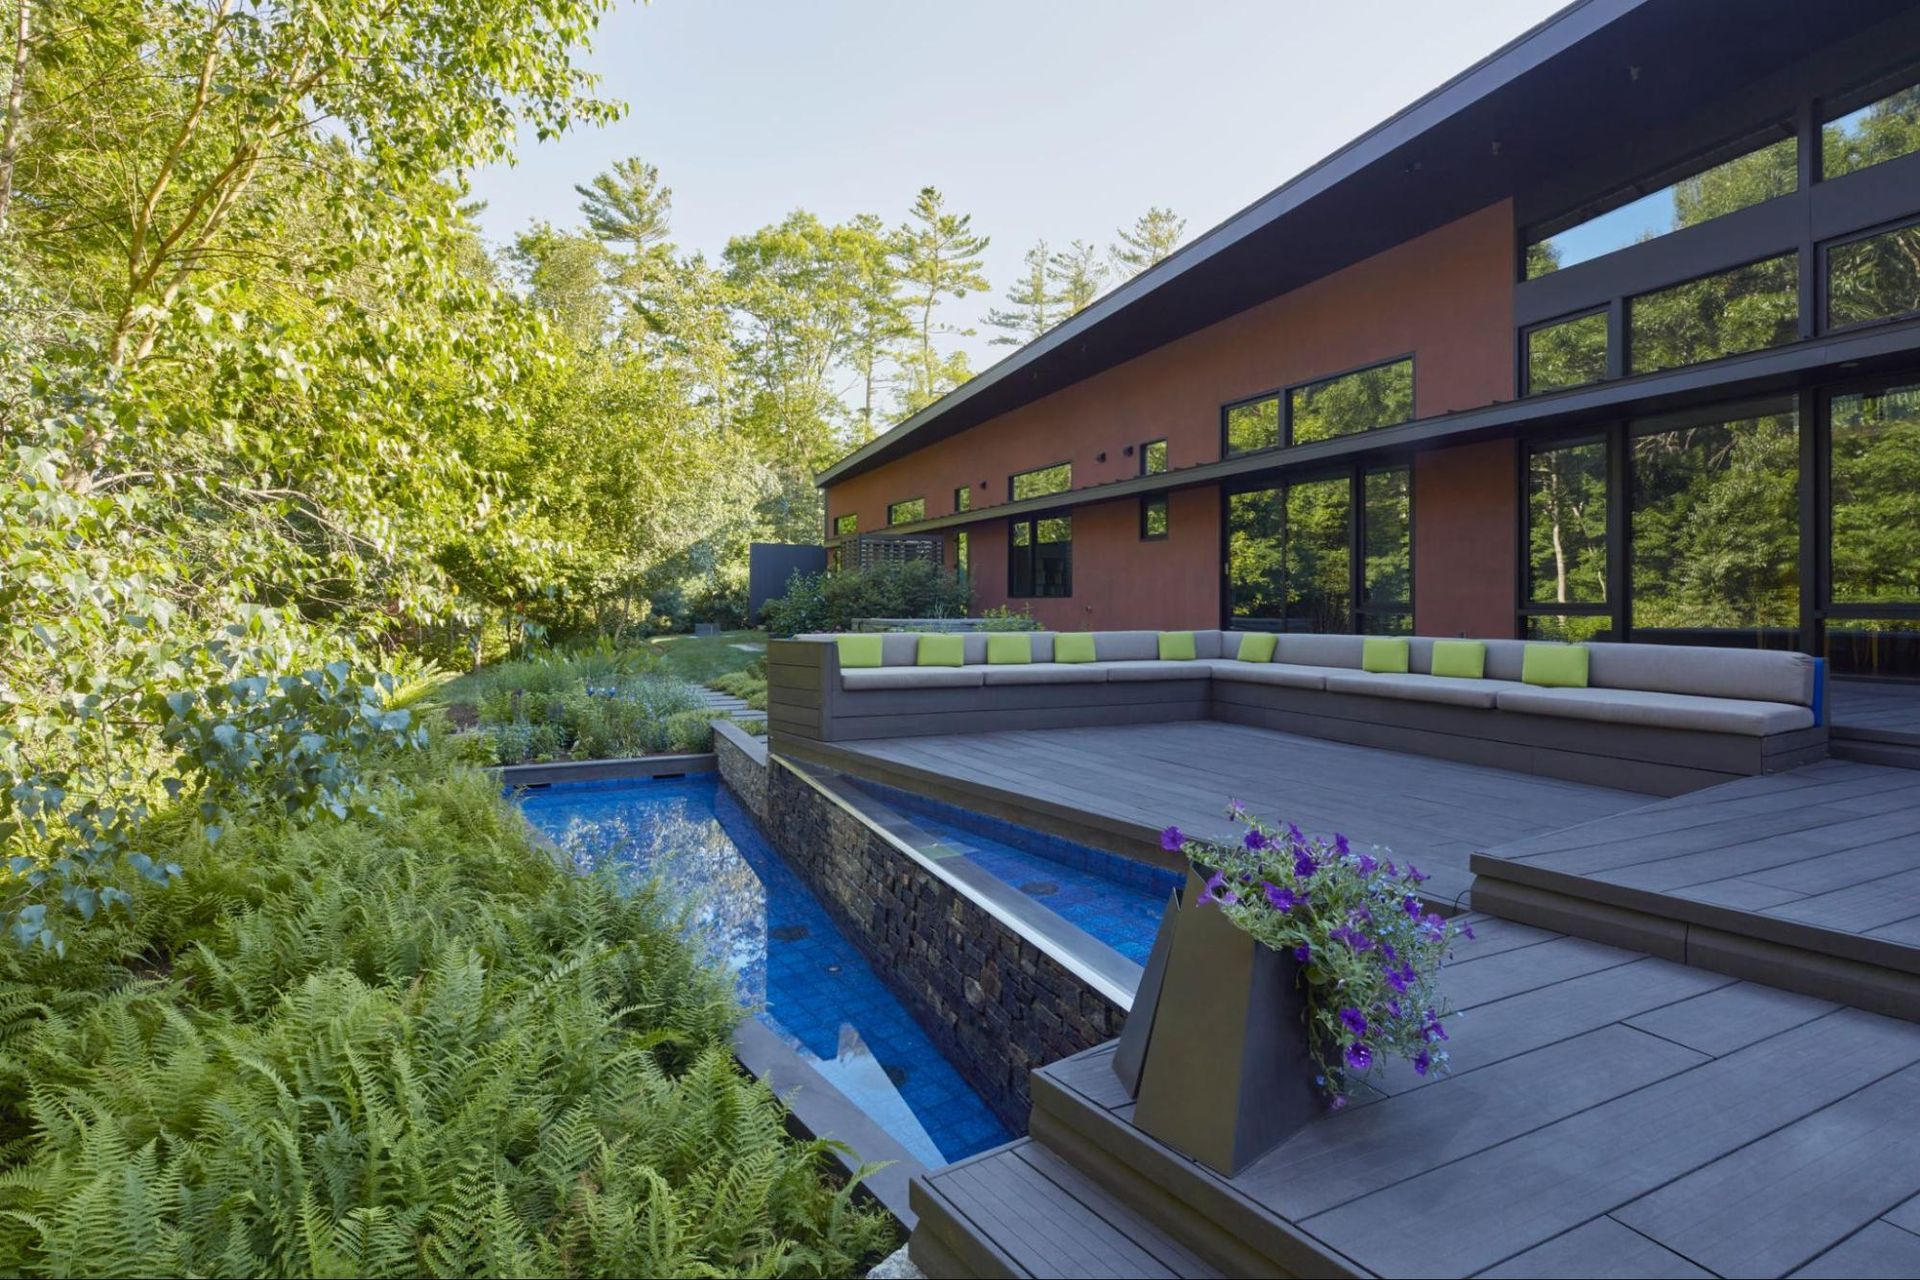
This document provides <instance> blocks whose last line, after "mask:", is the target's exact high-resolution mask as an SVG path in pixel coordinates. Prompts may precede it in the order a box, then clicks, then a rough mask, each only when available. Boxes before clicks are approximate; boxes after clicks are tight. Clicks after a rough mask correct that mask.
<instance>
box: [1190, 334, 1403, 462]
mask: <svg viewBox="0 0 1920 1280" xmlns="http://www.w3.org/2000/svg"><path fill="white" fill-rule="evenodd" d="M1397 364H1404V365H1406V366H1407V386H1408V391H1409V395H1410V396H1411V397H1412V403H1411V404H1409V405H1408V411H1407V416H1406V417H1404V418H1402V419H1400V421H1398V422H1386V423H1382V424H1380V425H1379V426H1377V427H1367V428H1366V429H1364V430H1361V431H1349V432H1347V433H1346V434H1345V435H1337V436H1328V437H1327V438H1326V439H1325V440H1307V441H1297V440H1295V439H1294V438H1293V396H1294V393H1295V392H1297V391H1305V390H1306V389H1307V388H1308V387H1317V386H1320V385H1322V384H1324V383H1329V382H1338V381H1340V379H1342V378H1351V377H1353V376H1354V375H1355V374H1359V373H1369V372H1371V371H1372V370H1375V369H1386V368H1389V367H1391V366H1393V365H1397ZM1419 395H1420V360H1419V353H1418V352H1417V351H1402V352H1401V353H1400V354H1398V355H1393V356H1388V357H1386V358H1385V359H1382V360H1368V361H1366V362H1365V363H1363V364H1356V365H1351V366H1349V367H1347V368H1345V369H1337V370H1335V371H1334V372H1332V373H1323V374H1320V375H1318V376H1317V377H1312V378H1305V379H1302V380H1301V381H1299V382H1289V383H1287V384H1285V385H1284V386H1280V387H1274V388H1271V389H1269V390H1266V391H1261V392H1258V393H1256V394H1254V395H1250V396H1238V397H1236V398H1235V399H1232V400H1225V401H1222V402H1221V404H1220V458H1221V460H1222V461H1226V460H1227V459H1230V458H1248V457H1252V456H1253V455H1254V454H1258V453H1278V452H1280V451H1282V450H1286V449H1292V448H1296V447H1298V446H1299V445H1300V444H1302V443H1304V444H1330V443H1332V442H1334V441H1336V440H1359V439H1364V438H1365V437H1367V436H1369V435H1372V434H1373V433H1374V432H1376V431H1386V430H1388V429H1390V428H1392V427H1404V426H1405V425H1407V423H1409V422H1418V421H1419V420H1420V407H1419ZM1263 400H1278V401H1279V404H1278V406H1277V419H1278V421H1277V427H1276V430H1277V434H1278V440H1277V441H1276V443H1274V444H1270V445H1264V446H1262V447H1261V448H1258V449H1242V450H1241V451H1240V452H1238V453H1234V452H1232V451H1231V450H1230V449H1229V448H1228V438H1227V415H1228V414H1229V413H1231V412H1232V411H1233V410H1235V409H1239V408H1244V407H1245V406H1247V405H1250V404H1259V403H1260V402H1261V401H1263Z"/></svg>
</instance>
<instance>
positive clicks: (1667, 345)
mask: <svg viewBox="0 0 1920 1280" xmlns="http://www.w3.org/2000/svg"><path fill="white" fill-rule="evenodd" d="M1627 316H1628V330H1629V337H1628V343H1627V356H1628V364H1629V371H1630V372H1633V373H1650V372H1652V371H1654V370H1656V369H1671V368H1674V367H1676V366H1678V365H1683V364H1698V363H1699V362H1701V361H1702V360H1714V359H1718V358H1719V357H1721V356H1729V355H1735V354H1738V353H1739V352H1742V351H1758V350H1760V349H1761V348H1763V347H1777V346H1780V345H1781V344H1782V343H1787V342H1792V341H1793V340H1794V339H1795V337H1797V336H1798V334H1799V317H1800V278H1799V271H1798V268H1797V265H1796V259H1795V257H1794V255H1793V254H1787V255H1786V256H1784V257H1779V258H1768V259H1766V260H1764V261H1761V262H1753V263H1749V264H1748V265H1746V266H1744V267H1735V268H1734V269H1733V270H1732V271H1723V272H1721V273H1719V274H1718V275H1711V276H1703V277H1701V278H1700V279H1698V280H1689V281H1687V282H1686V283H1685V284H1680V285H1675V286H1673V287H1672V288H1669V289H1661V290H1658V291H1656V292H1653V293H1643V294H1641V295H1640V296H1639V297H1637V298H1632V299H1630V300H1629V301H1628V303H1627Z"/></svg>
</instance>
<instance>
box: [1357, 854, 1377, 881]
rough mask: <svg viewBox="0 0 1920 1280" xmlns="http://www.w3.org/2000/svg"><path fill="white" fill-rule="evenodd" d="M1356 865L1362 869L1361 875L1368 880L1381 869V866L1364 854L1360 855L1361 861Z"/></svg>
mask: <svg viewBox="0 0 1920 1280" xmlns="http://www.w3.org/2000/svg"><path fill="white" fill-rule="evenodd" d="M1356 865H1358V866H1359V868H1360V874H1361V875H1362V876H1364V877H1367V878H1371V877H1372V876H1373V873H1374V872H1375V871H1378V870H1379V869H1380V864H1379V863H1378V862H1376V861H1374V860H1373V859H1372V858H1370V857H1368V856H1367V855H1366V854H1364V853H1363V854H1361V855H1360V860H1359V862H1358V864H1356Z"/></svg>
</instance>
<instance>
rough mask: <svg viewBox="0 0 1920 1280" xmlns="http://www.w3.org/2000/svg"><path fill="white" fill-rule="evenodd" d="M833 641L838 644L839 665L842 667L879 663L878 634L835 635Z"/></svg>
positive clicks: (874, 665) (877, 664)
mask: <svg viewBox="0 0 1920 1280" xmlns="http://www.w3.org/2000/svg"><path fill="white" fill-rule="evenodd" d="M834 643H835V644H837V645H839V646H840V665H841V666H842V667H843V668H844V667H877V666H879V665H880V637H879V636H835V637H834Z"/></svg>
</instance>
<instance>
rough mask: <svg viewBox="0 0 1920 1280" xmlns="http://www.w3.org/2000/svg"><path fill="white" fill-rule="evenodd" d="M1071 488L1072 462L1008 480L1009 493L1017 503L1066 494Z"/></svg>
mask: <svg viewBox="0 0 1920 1280" xmlns="http://www.w3.org/2000/svg"><path fill="white" fill-rule="evenodd" d="M1071 488H1073V464H1072V463H1071V462H1056V463H1054V464H1053V465H1052V466H1050V467H1036V468H1035V469H1034V470H1032V471H1022V472H1020V473H1019V474H1018V475H1014V476H1009V477H1008V478H1007V493H1008V495H1009V496H1010V497H1011V498H1012V499H1013V500H1014V501H1015V502H1019V501H1020V500H1022V499H1023V498H1044V497H1046V496H1047V495H1048V494H1050V493H1065V492H1066V491H1067V490H1069V489H1071Z"/></svg>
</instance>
